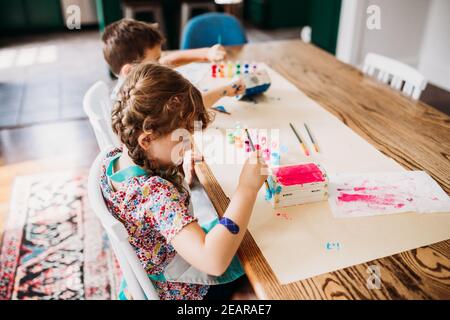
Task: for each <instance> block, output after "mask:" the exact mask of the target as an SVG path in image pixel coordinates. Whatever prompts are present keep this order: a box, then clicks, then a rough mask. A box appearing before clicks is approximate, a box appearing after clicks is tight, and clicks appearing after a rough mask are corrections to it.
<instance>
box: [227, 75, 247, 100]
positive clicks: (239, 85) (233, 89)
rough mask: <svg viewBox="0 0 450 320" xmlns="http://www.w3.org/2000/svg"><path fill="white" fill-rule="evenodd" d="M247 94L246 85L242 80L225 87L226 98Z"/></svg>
mask: <svg viewBox="0 0 450 320" xmlns="http://www.w3.org/2000/svg"><path fill="white" fill-rule="evenodd" d="M244 93H245V83H244V80H242V79H241V78H239V79H237V80H235V81H233V82H231V83H230V84H228V85H227V86H225V88H224V91H223V96H224V97H236V96H240V95H243V94H244Z"/></svg>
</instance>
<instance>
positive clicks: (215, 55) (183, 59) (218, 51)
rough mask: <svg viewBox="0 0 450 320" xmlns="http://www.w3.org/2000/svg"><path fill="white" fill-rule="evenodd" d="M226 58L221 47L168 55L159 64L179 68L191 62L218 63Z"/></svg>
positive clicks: (215, 46)
mask: <svg viewBox="0 0 450 320" xmlns="http://www.w3.org/2000/svg"><path fill="white" fill-rule="evenodd" d="M225 58H226V51H225V49H224V47H223V46H221V45H218V44H216V45H214V46H212V47H211V48H200V49H189V50H181V51H176V52H171V53H168V54H167V55H165V56H163V57H162V58H161V59H159V63H160V64H162V65H165V66H170V67H178V66H181V65H183V64H188V63H191V62H208V61H210V62H216V61H222V60H224V59H225Z"/></svg>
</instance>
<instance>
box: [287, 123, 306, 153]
mask: <svg viewBox="0 0 450 320" xmlns="http://www.w3.org/2000/svg"><path fill="white" fill-rule="evenodd" d="M289 125H290V126H291V129H292V131H294V134H295V136H296V137H297V140H298V142H300V145H301V146H302V148H303V151H304V152H305V155H306V156H307V157H309V151H308V149H307V148H306V146H305V143H304V142H303V140H302V138H300V135H299V134H298V132H297V130H295V128H294V125H293V124H292V123H289Z"/></svg>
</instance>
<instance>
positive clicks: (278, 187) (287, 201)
mask: <svg viewBox="0 0 450 320" xmlns="http://www.w3.org/2000/svg"><path fill="white" fill-rule="evenodd" d="M271 171H272V174H271V175H270V176H269V178H268V179H267V181H268V184H269V187H270V190H266V200H268V201H270V202H271V204H272V206H273V207H274V208H275V209H278V208H283V207H290V206H296V205H300V204H306V203H313V202H319V201H326V200H327V199H328V177H327V174H326V173H325V171H324V170H323V168H322V167H321V166H320V165H319V164H316V163H306V164H297V165H289V166H280V167H274V168H271Z"/></svg>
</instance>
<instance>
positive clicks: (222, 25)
mask: <svg viewBox="0 0 450 320" xmlns="http://www.w3.org/2000/svg"><path fill="white" fill-rule="evenodd" d="M219 42H220V43H221V44H222V45H224V46H233V45H241V44H245V43H247V37H246V35H245V30H244V28H243V27H242V25H241V23H240V22H239V20H238V19H236V18H235V17H233V16H230V15H228V14H223V13H216V12H213V13H205V14H202V15H199V16H196V17H195V18H193V19H191V20H189V22H188V23H187V25H186V27H185V28H184V30H183V35H182V37H181V45H180V47H181V49H195V48H203V47H211V46H213V45H215V44H217V43H219Z"/></svg>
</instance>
